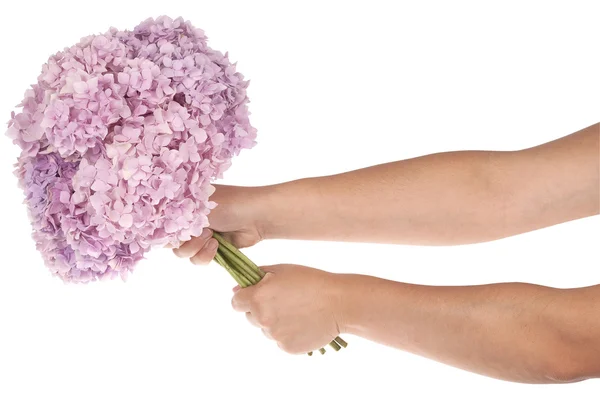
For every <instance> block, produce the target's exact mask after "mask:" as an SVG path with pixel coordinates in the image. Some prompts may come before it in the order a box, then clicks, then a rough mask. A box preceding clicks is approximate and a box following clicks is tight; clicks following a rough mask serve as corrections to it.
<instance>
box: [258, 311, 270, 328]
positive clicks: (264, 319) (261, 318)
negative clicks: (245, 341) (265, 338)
mask: <svg viewBox="0 0 600 401" xmlns="http://www.w3.org/2000/svg"><path fill="white" fill-rule="evenodd" d="M256 322H257V323H258V324H259V325H260V326H262V327H271V325H272V323H273V319H272V318H271V316H270V315H268V314H266V313H259V314H257V315H256Z"/></svg>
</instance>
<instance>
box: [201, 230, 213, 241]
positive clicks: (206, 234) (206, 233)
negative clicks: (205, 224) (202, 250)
mask: <svg viewBox="0 0 600 401" xmlns="http://www.w3.org/2000/svg"><path fill="white" fill-rule="evenodd" d="M212 235H213V232H212V230H211V229H210V228H205V229H204V230H203V231H202V234H200V238H202V239H208V238H210V237H212Z"/></svg>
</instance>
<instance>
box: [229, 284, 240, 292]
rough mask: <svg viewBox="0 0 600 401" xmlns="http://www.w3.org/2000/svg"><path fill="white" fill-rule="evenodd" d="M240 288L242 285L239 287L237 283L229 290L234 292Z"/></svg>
mask: <svg viewBox="0 0 600 401" xmlns="http://www.w3.org/2000/svg"><path fill="white" fill-rule="evenodd" d="M240 288H242V287H240V286H239V285H236V286H235V287H233V288H232V289H231V291H233V292H234V293H236V292H238V291H239V290H240Z"/></svg>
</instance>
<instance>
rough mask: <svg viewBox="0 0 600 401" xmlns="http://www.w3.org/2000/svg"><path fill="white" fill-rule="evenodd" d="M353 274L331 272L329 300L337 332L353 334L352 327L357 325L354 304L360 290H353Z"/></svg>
mask: <svg viewBox="0 0 600 401" xmlns="http://www.w3.org/2000/svg"><path fill="white" fill-rule="evenodd" d="M354 278H355V275H353V274H332V280H331V281H332V282H331V283H330V285H329V286H328V287H329V289H330V294H329V302H330V305H331V311H332V314H333V317H334V319H335V322H336V324H337V327H338V330H339V334H343V333H349V334H353V332H354V330H353V327H355V326H356V325H357V322H356V314H355V312H356V311H355V309H354V304H355V303H356V299H355V298H356V297H359V296H360V292H357V291H353V290H352V286H353V281H354Z"/></svg>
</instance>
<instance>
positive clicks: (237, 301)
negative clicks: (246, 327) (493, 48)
mask: <svg viewBox="0 0 600 401" xmlns="http://www.w3.org/2000/svg"><path fill="white" fill-rule="evenodd" d="M253 294H254V289H253V288H252V287H248V288H242V289H241V290H239V291H238V292H236V293H235V295H234V296H233V298H232V299H231V306H232V307H233V310H235V311H236V312H250V300H251V299H252V295H253Z"/></svg>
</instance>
